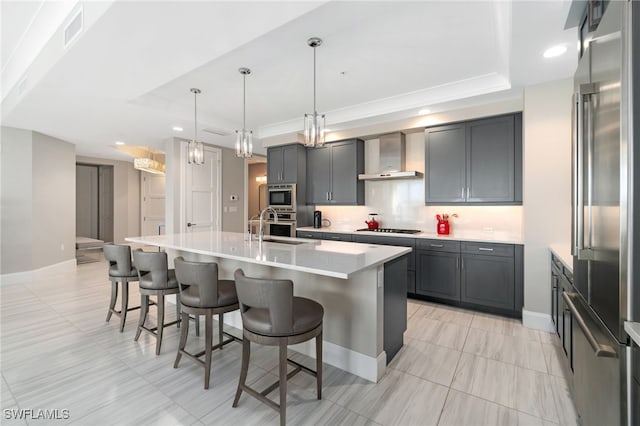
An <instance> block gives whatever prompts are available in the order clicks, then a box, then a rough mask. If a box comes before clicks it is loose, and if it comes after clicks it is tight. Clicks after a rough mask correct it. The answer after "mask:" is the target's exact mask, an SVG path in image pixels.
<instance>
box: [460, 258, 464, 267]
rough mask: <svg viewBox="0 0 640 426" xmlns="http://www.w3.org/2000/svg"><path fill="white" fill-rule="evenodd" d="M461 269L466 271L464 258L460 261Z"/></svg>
mask: <svg viewBox="0 0 640 426" xmlns="http://www.w3.org/2000/svg"><path fill="white" fill-rule="evenodd" d="M460 269H464V258H463V259H460Z"/></svg>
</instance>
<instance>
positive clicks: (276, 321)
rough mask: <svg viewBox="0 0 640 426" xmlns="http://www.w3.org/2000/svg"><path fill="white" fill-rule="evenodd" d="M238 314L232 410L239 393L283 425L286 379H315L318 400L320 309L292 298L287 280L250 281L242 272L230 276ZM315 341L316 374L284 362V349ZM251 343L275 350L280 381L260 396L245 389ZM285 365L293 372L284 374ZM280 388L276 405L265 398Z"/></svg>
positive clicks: (251, 390)
mask: <svg viewBox="0 0 640 426" xmlns="http://www.w3.org/2000/svg"><path fill="white" fill-rule="evenodd" d="M234 277H235V281H236V290H237V292H238V301H239V303H240V314H241V315H242V336H243V341H242V369H241V371H240V380H239V381H238V390H237V391H236V397H235V399H234V400H233V407H237V406H238V401H239V400H240V395H241V394H242V391H246V392H247V393H248V394H249V395H251V396H253V397H255V398H257V399H258V400H260V401H261V402H263V403H265V404H267V405H268V406H269V407H271V408H273V409H274V410H276V411H278V412H279V413H280V424H281V425H284V424H286V406H287V379H290V378H291V377H293V376H294V375H295V374H297V373H298V372H300V371H301V370H304V371H306V372H307V373H310V374H311V375H312V376H315V377H316V385H317V392H318V399H322V317H323V316H324V309H323V308H322V305H320V304H319V303H318V302H315V301H313V300H310V299H306V298H304V297H294V296H293V282H292V281H291V280H272V279H259V278H250V277H246V276H245V275H244V272H243V271H242V269H237V270H236V271H235V274H234ZM314 337H315V338H316V371H313V370H311V369H309V368H307V367H305V366H303V365H301V364H298V363H297V362H295V361H292V360H290V359H287V346H288V345H293V344H296V343H302V342H305V341H307V340H310V339H312V338H314ZM251 342H255V343H259V344H262V345H271V346H278V347H279V348H280V350H279V353H280V355H279V363H278V370H279V374H280V380H279V381H277V382H276V383H274V384H272V385H271V386H269V387H267V388H266V389H265V390H263V391H262V392H258V391H256V390H255V389H252V388H250V387H249V386H247V384H246V381H247V372H248V370H249V357H250V355H251ZM287 363H289V364H292V365H293V366H294V367H295V369H294V370H293V371H291V373H289V374H287ZM278 386H280V404H276V403H275V402H273V401H272V400H270V399H269V398H267V395H268V394H269V393H270V392H271V391H273V390H274V389H275V388H277V387H278Z"/></svg>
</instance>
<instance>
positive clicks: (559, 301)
mask: <svg viewBox="0 0 640 426" xmlns="http://www.w3.org/2000/svg"><path fill="white" fill-rule="evenodd" d="M565 292H566V293H575V292H576V290H575V289H574V287H573V273H572V272H571V271H570V270H569V269H568V268H567V267H566V266H564V265H563V264H562V262H560V260H559V259H558V258H557V257H556V256H555V255H553V254H552V255H551V320H552V321H553V325H554V328H555V331H556V334H557V335H558V338H559V339H560V347H561V348H562V350H563V352H564V353H565V355H566V356H567V366H568V367H569V368H570V370H571V371H573V315H572V314H571V311H570V310H569V307H568V306H567V304H566V303H565V301H564V298H563V297H562V293H565Z"/></svg>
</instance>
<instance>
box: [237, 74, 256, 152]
mask: <svg viewBox="0 0 640 426" xmlns="http://www.w3.org/2000/svg"><path fill="white" fill-rule="evenodd" d="M238 72H239V73H240V74H242V130H236V156H238V157H241V158H251V157H252V156H253V132H252V131H251V130H247V126H246V121H247V75H249V74H251V70H250V69H249V68H244V67H242V68H239V69H238Z"/></svg>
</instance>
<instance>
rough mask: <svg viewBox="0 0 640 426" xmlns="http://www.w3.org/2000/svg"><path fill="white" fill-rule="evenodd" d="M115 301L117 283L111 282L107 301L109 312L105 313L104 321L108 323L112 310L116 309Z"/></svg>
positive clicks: (116, 297)
mask: <svg viewBox="0 0 640 426" xmlns="http://www.w3.org/2000/svg"><path fill="white" fill-rule="evenodd" d="M116 299H118V282H117V281H111V300H110V301H109V312H107V319H106V321H107V322H109V320H110V319H111V315H112V314H113V310H114V309H115V308H116Z"/></svg>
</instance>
